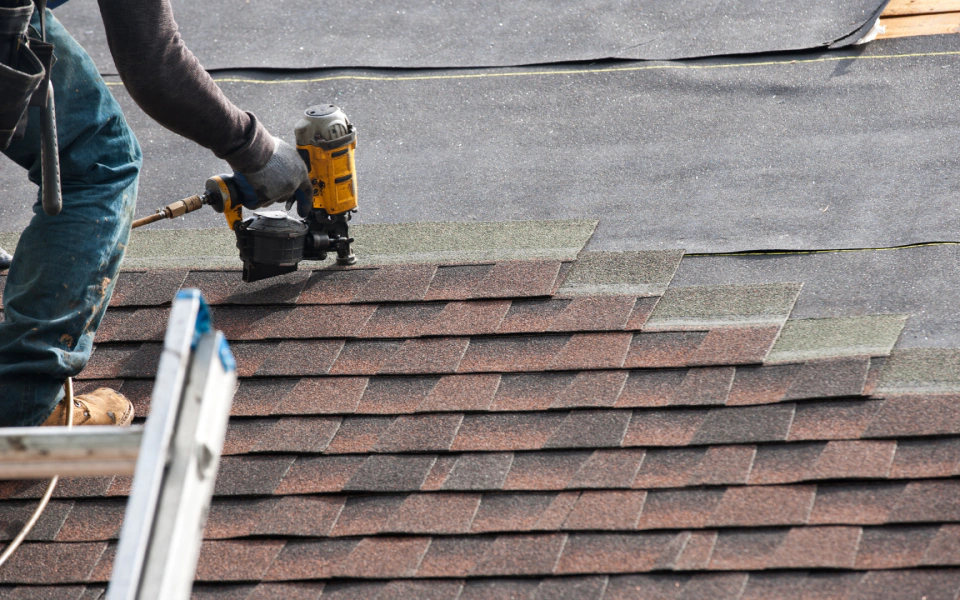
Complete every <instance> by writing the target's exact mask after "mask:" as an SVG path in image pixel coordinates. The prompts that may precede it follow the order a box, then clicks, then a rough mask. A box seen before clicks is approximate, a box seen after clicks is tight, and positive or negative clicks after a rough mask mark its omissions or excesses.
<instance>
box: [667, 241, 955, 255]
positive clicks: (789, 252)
mask: <svg viewBox="0 0 960 600" xmlns="http://www.w3.org/2000/svg"><path fill="white" fill-rule="evenodd" d="M928 246H960V242H918V243H916V244H903V245H900V246H877V247H866V248H822V249H819V250H739V251H737V252H691V253H688V254H684V255H683V256H684V257H688V256H691V257H706V256H765V255H798V254H833V253H838V252H885V251H889V250H910V249H912V248H926V247H928Z"/></svg>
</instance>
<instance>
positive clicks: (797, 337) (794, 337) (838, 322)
mask: <svg viewBox="0 0 960 600" xmlns="http://www.w3.org/2000/svg"><path fill="white" fill-rule="evenodd" d="M906 322H907V315H870V316H863V317H831V318H825V319H793V320H789V321H787V322H786V324H785V325H784V326H783V330H782V331H781V332H780V337H779V338H778V339H777V342H776V343H775V344H774V346H773V349H772V350H771V351H770V354H769V355H768V356H767V360H766V361H765V362H767V363H786V362H797V361H804V360H812V359H817V358H834V357H841V356H886V355H889V354H890V351H891V350H892V349H893V345H894V344H895V343H896V342H897V338H899V337H900V332H901V331H903V326H904V325H905V324H906Z"/></svg>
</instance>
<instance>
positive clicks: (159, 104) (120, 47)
mask: <svg viewBox="0 0 960 600" xmlns="http://www.w3.org/2000/svg"><path fill="white" fill-rule="evenodd" d="M98 2H99V4H100V13H101V15H102V17H103V23H104V26H105V28H106V32H107V42H108V43H109V44H110V52H111V54H113V61H114V63H115V64H116V65H117V72H118V73H119V74H120V78H121V79H122V80H123V84H124V86H125V87H126V89H127V91H128V92H129V93H130V96H131V97H132V98H133V99H134V101H135V102H136V103H137V104H138V105H139V106H140V108H142V109H143V111H144V112H145V113H147V114H148V115H150V116H151V117H152V118H153V119H155V120H156V121H157V122H158V123H160V124H161V125H163V126H164V127H166V128H167V129H170V130H171V131H173V132H175V133H178V134H180V135H182V136H184V137H185V138H187V139H190V140H193V141H194V142H196V143H198V144H200V145H201V146H204V147H206V148H209V149H210V150H213V152H214V154H216V155H217V156H218V157H220V158H222V159H224V160H226V161H227V162H228V163H230V166H231V167H233V169H234V170H236V171H241V172H249V171H255V170H258V169H260V168H261V167H262V166H263V165H264V164H266V162H267V161H268V160H269V159H270V156H271V155H272V153H273V141H272V138H271V137H270V134H269V133H268V132H267V130H266V129H265V128H264V127H263V125H261V124H260V122H259V121H258V120H257V118H256V117H255V116H254V115H253V114H252V113H249V112H244V111H242V110H240V109H239V108H237V107H236V106H234V104H233V103H232V102H230V101H229V100H228V99H227V97H226V96H224V95H223V92H222V91H220V88H219V87H217V84H216V83H214V82H213V79H212V78H211V77H210V75H209V73H207V72H206V71H205V70H204V69H203V67H202V66H200V61H198V60H197V58H196V57H195V56H194V55H193V53H192V52H190V50H189V49H188V48H187V47H186V46H185V45H184V43H183V40H182V39H181V38H180V34H179V33H178V32H177V23H176V22H175V21H174V20H173V9H172V8H171V7H170V2H169V0H98Z"/></svg>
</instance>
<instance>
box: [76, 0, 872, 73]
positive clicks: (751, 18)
mask: <svg viewBox="0 0 960 600" xmlns="http://www.w3.org/2000/svg"><path fill="white" fill-rule="evenodd" d="M172 4H173V8H174V15H175V17H176V19H177V22H178V23H179V25H180V29H181V32H182V33H183V37H184V39H185V40H186V41H187V44H188V45H189V47H190V48H191V49H192V50H193V51H194V52H195V53H196V54H197V56H199V57H200V59H201V61H202V62H203V64H204V65H205V66H206V67H207V68H208V69H237V68H259V67H269V68H275V69H276V68H279V69H304V68H322V67H400V68H443V67H478V66H517V65H529V64H542V63H554V62H567V61H585V60H597V59H605V58H632V59H636V58H641V59H658V60H666V59H676V58H690V57H697V56H718V55H724V54H744V53H756V52H773V51H783V50H801V49H807V48H817V47H823V46H828V45H830V44H833V43H840V44H850V43H853V42H855V41H857V40H858V39H859V38H860V37H862V35H863V33H864V31H865V30H866V29H869V28H870V26H871V25H872V24H873V23H874V22H875V21H876V18H877V17H878V16H879V14H880V11H881V10H882V9H883V7H884V5H886V0H846V1H842V0H793V1H791V2H766V1H763V0H731V1H725V2H705V1H703V0H674V1H671V2H660V1H657V0H595V1H592V2H583V1H581V0H524V1H523V2H498V1H495V0H477V1H473V2H454V1H449V0H448V1H445V2H437V1H431V0H416V1H413V2H411V1H408V0H360V1H357V2H334V1H332V0H320V1H318V0H288V1H286V2H249V1H247V0H220V1H218V2H215V3H211V2H196V1H194V0H173V2H172ZM57 15H58V16H60V17H61V18H62V20H65V21H67V22H68V23H72V24H75V27H73V29H74V30H75V32H74V35H76V37H77V38H78V40H79V41H80V42H81V43H82V44H83V45H84V47H86V48H87V50H88V51H89V52H90V53H91V55H92V56H93V58H94V60H95V61H96V62H97V64H98V65H100V68H101V72H103V73H116V70H115V68H114V66H113V63H112V61H111V60H110V55H109V50H108V49H107V44H106V39H105V36H104V35H103V33H102V26H101V25H100V20H99V15H98V13H97V10H96V0H71V1H70V3H69V4H67V5H65V6H63V7H62V8H60V9H58V11H57Z"/></svg>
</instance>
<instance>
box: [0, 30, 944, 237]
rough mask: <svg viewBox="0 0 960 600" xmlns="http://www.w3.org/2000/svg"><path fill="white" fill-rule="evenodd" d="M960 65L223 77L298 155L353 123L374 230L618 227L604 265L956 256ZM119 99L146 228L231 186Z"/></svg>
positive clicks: (825, 55) (212, 163)
mask: <svg viewBox="0 0 960 600" xmlns="http://www.w3.org/2000/svg"><path fill="white" fill-rule="evenodd" d="M957 53H960V36H955V35H954V36H929V37H924V38H910V39H900V40H883V41H879V42H874V43H872V44H870V45H868V46H866V47H863V46H858V47H855V48H849V49H844V50H835V51H824V52H821V53H801V54H787V55H777V56H765V57H762V58H757V57H753V58H737V59H730V58H723V59H705V60H698V61H687V62H671V63H649V62H639V63H622V64H617V65H615V66H610V65H608V66H569V65H568V66H550V67H534V68H522V69H494V70H478V71H440V72H438V71H423V72H404V73H395V72H383V71H335V72H309V73H298V74H296V75H293V76H291V75H285V76H279V75H277V76H273V77H271V76H269V75H265V74H263V73H235V74H231V75H229V76H226V75H221V76H219V77H220V79H221V85H222V86H223V88H224V90H225V91H226V93H227V94H228V95H229V96H230V97H232V98H233V99H234V100H236V101H237V102H238V103H239V104H240V105H241V106H244V107H246V108H249V109H251V110H253V111H255V112H256V113H257V114H258V115H259V116H260V117H261V118H262V119H263V121H264V122H265V123H266V124H267V126H268V128H269V129H270V130H271V131H274V132H277V133H278V134H281V135H284V132H286V135H287V137H290V136H291V135H292V133H291V129H292V127H293V124H294V123H295V121H296V119H297V115H299V114H300V112H301V111H302V109H303V107H304V106H308V105H310V104H314V103H317V102H320V101H330V102H334V103H337V104H339V105H341V106H342V107H343V108H344V109H345V110H346V112H347V113H348V114H349V115H351V118H352V119H353V121H354V122H355V123H356V125H357V127H358V129H359V132H360V141H359V146H358V150H357V167H358V173H359V176H360V178H361V181H362V184H361V185H362V186H363V188H362V190H363V199H362V204H361V212H360V213H359V214H358V216H357V218H358V219H359V222H362V223H384V222H386V223H390V222H393V223H397V222H414V221H471V220H479V221H502V220H511V219H568V218H587V219H601V220H602V222H601V225H600V227H599V228H598V230H597V232H596V235H595V236H594V238H593V241H592V243H591V248H592V249H597V250H637V249H664V248H684V249H686V250H687V252H691V253H697V252H728V251H741V250H756V249H783V248H786V249H815V248H859V247H876V246H892V245H899V244H907V243H915V242H929V241H943V240H956V239H958V238H960V236H958V234H957V232H958V230H960V205H958V203H957V201H956V181H958V180H960V163H958V162H957V158H956V157H957V154H956V152H957V148H960V122H958V120H957V119H956V114H955V113H956V103H957V97H958V96H960V77H958V76H957V73H956V71H957V68H958V67H957V56H958V54H957ZM111 79H112V78H111ZM112 80H113V82H114V83H116V80H115V79H112ZM244 80H253V81H252V82H251V81H244ZM112 89H113V90H114V91H115V93H116V95H117V97H118V98H119V99H120V102H121V104H123V106H124V110H125V112H126V113H127V115H128V116H129V119H130V121H131V123H132V126H133V128H134V130H135V131H136V132H137V135H138V137H139V139H140V141H141V143H142V145H143V147H144V154H145V170H144V175H143V178H142V182H141V186H140V200H139V202H138V214H139V215H146V214H148V213H150V212H152V211H153V210H154V209H155V207H156V206H159V205H162V204H166V203H167V202H170V201H173V200H175V199H178V198H181V197H184V196H186V195H189V194H192V193H196V191H197V190H200V189H202V184H203V181H204V180H205V179H206V178H207V177H209V176H210V175H211V174H213V173H217V172H221V171H223V170H225V166H226V165H224V164H223V163H222V162H221V161H219V160H218V159H216V158H215V157H214V156H213V155H212V154H210V153H209V152H208V151H207V150H204V149H203V148H200V147H198V146H196V145H194V144H192V143H190V142H188V141H186V140H183V139H180V138H178V137H176V136H175V135H174V134H173V133H170V132H168V131H166V130H164V129H162V128H161V127H160V126H159V125H156V124H155V123H153V122H152V121H150V120H149V119H148V118H147V117H146V116H145V115H143V113H141V112H140V111H139V110H137V109H136V108H135V107H134V106H133V104H132V102H131V101H130V99H129V98H128V97H127V96H126V94H125V93H124V91H123V88H122V87H121V86H119V85H118V86H117V87H114V88H112ZM0 185H2V187H3V188H4V189H7V190H11V192H12V194H11V196H13V197H19V198H22V200H21V201H20V204H19V205H17V204H15V203H11V205H9V206H4V207H3V215H2V217H3V218H2V225H0V227H2V228H3V229H5V230H7V231H17V230H18V229H19V228H21V227H23V226H24V225H25V223H26V221H27V219H28V217H29V215H30V212H29V210H28V208H27V204H28V203H29V201H30V199H31V198H33V197H34V191H33V186H32V185H31V184H29V183H28V182H26V181H25V179H24V178H23V176H22V174H21V173H20V172H19V170H17V169H13V168H10V169H8V168H4V169H3V172H2V174H0ZM221 223H222V220H221V217H220V216H219V215H216V214H214V213H212V212H205V213H202V214H197V215H188V216H187V217H186V218H185V219H183V220H180V221H177V222H175V223H173V224H171V225H173V226H180V227H203V226H216V227H220V226H221ZM161 226H164V225H161Z"/></svg>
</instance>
